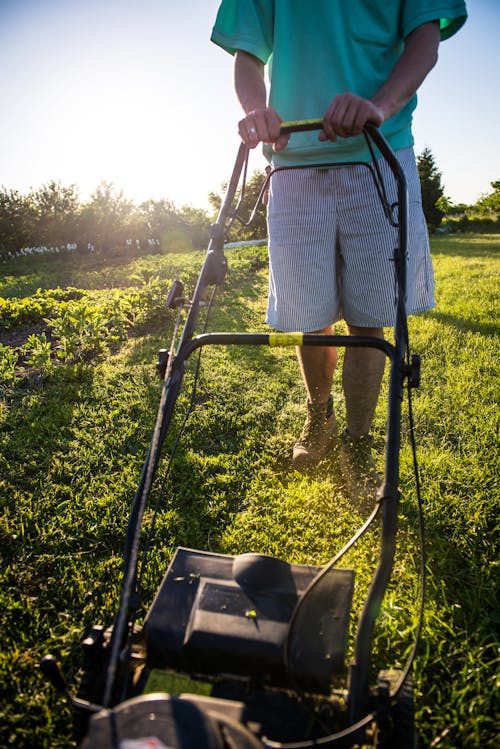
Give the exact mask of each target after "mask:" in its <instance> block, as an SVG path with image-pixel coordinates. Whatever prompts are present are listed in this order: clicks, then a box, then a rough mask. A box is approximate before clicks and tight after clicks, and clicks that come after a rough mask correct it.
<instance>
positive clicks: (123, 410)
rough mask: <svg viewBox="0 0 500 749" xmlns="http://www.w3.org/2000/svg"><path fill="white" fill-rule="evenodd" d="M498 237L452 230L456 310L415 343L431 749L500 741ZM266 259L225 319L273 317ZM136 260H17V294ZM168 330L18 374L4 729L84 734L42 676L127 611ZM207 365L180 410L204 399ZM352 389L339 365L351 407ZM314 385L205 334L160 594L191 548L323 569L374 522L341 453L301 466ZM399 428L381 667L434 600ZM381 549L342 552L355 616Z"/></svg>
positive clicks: (165, 269) (22, 734)
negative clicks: (346, 479) (43, 371)
mask: <svg viewBox="0 0 500 749" xmlns="http://www.w3.org/2000/svg"><path fill="white" fill-rule="evenodd" d="M499 246H500V238H499V237H478V238H470V237H466V238H444V239H440V240H439V241H438V242H435V243H434V254H435V265H436V276H437V290H438V305H437V307H436V309H435V310H433V311H431V312H430V313H428V314H426V315H424V316H421V317H417V318H414V319H412V321H411V328H410V332H411V340H412V344H413V349H414V350H415V351H418V352H419V353H421V354H422V355H423V364H422V386H421V388H420V389H419V390H417V391H414V394H413V404H414V412H415V422H416V433H417V439H418V443H419V460H420V467H421V475H422V482H423V495H424V509H425V516H426V527H427V554H428V558H427V569H428V592H427V601H426V616H425V626H424V636H423V641H422V646H421V648H420V651H419V656H418V658H417V662H416V668H415V677H416V683H417V710H418V712H417V720H418V724H419V734H420V743H421V746H424V747H425V746H431V745H432V746H439V747H448V748H449V749H454V748H455V747H462V746H464V747H465V746H467V747H494V746H497V745H498V743H499V742H498V739H499V737H498V734H497V733H496V726H495V722H494V721H495V717H496V715H497V714H498V705H497V704H496V703H495V699H496V691H495V679H496V678H497V667H498V650H497V643H498V583H497V580H498V553H497V552H498V548H497V547H496V546H495V544H497V543H498V527H497V525H496V523H497V521H496V518H497V517H498V483H497V482H498V478H497V477H498V465H497V459H496V455H497V436H498V433H497V430H498V421H497V418H498V417H497V413H496V411H497V409H496V401H497V399H498V372H497V371H496V370H495V367H496V366H497V364H496V363H497V362H498V343H497V339H496V338H495V337H494V333H495V324H496V320H497V317H498V309H497V307H496V306H495V305H496V296H495V294H496V287H495V274H497V273H498V248H499ZM264 257H265V256H264V254H263V251H262V250H257V249H252V250H247V251H242V252H239V253H234V254H233V253H232V252H231V254H229V253H228V260H229V264H230V267H232V268H233V271H232V273H231V274H230V276H229V277H228V280H227V283H226V290H225V291H224V293H223V294H222V295H221V296H220V297H219V298H218V302H217V307H216V310H215V311H214V316H213V318H212V324H211V326H210V327H211V329H212V330H215V329H219V330H222V329H224V330H264V329H265V328H264V326H263V323H262V320H263V298H264V295H265V286H266V269H265V267H262V268H260V269H259V267H260V265H262V264H263V258H264ZM255 258H257V259H259V261H260V262H258V263H256V262H255ZM201 259H202V255H200V254H199V253H195V254H194V257H188V256H184V257H181V258H180V257H177V258H173V259H171V258H163V257H161V258H160V257H154V258H147V259H145V260H144V262H145V264H146V266H147V267H148V269H149V270H150V271H151V272H158V273H160V274H163V275H166V276H167V277H173V276H174V275H176V271H177V270H178V269H179V268H181V267H182V264H183V263H184V264H185V265H186V266H187V268H188V275H189V276H190V277H194V275H195V273H194V268H195V267H196V264H197V263H199V262H201ZM169 261H170V264H169ZM136 263H137V261H136V260H131V261H130V263H129V264H126V263H124V264H123V267H122V266H120V267H118V268H117V267H113V266H110V267H109V268H106V267H100V268H88V267H86V266H85V265H82V266H81V267H79V268H77V269H76V270H77V271H78V274H79V275H78V276H76V275H75V274H76V270H74V269H73V270H72V269H71V266H69V267H68V268H66V269H63V270H64V272H65V273H66V274H67V275H66V276H65V277H63V276H61V271H60V269H59V270H58V269H57V268H56V265H55V264H54V266H51V267H50V268H48V267H47V264H45V265H44V267H43V268H42V269H41V270H40V269H38V270H36V271H35V272H34V274H33V275H34V276H35V277H36V278H35V280H34V281H32V282H30V273H29V272H28V270H29V269H28V267H26V268H22V269H21V270H22V272H23V273H24V275H23V276H22V279H21V276H16V275H15V270H16V269H15V268H13V269H12V271H13V272H12V274H11V276H10V281H9V283H10V287H9V288H10V290H11V292H12V291H13V290H14V289H17V291H16V293H19V289H20V288H21V285H23V287H24V288H25V289H29V288H35V286H36V287H38V286H41V285H42V286H43V284H44V283H47V284H50V283H53V284H54V285H63V284H64V283H68V284H71V285H79V286H82V285H83V284H84V283H85V282H87V283H88V284H89V286H91V285H93V287H94V288H97V287H99V284H100V285H101V287H103V288H105V287H106V284H109V285H110V286H112V285H113V284H114V283H117V284H119V283H123V284H126V283H128V281H127V278H128V277H129V276H130V275H131V274H132V273H133V272H135V271H136ZM176 263H177V268H174V267H173V265H175V264H176ZM132 268H133V270H132ZM20 279H21V280H22V284H21V280H20ZM65 279H69V280H65ZM183 280H184V278H183ZM30 283H32V285H31V287H30ZM45 287H46V288H47V287H48V286H45ZM168 324H169V325H171V322H169V323H168ZM168 339H169V335H168V330H165V332H164V333H162V334H158V333H155V332H154V331H153V332H152V333H150V334H146V335H143V336H141V337H140V338H135V339H133V340H130V341H129V342H128V343H127V344H126V345H125V346H124V347H123V348H122V349H121V350H120V352H119V353H118V354H116V355H114V356H112V357H110V358H109V359H108V360H107V361H105V362H101V363H97V364H95V365H93V366H90V365H88V366H82V367H80V368H73V370H72V371H71V372H69V371H64V372H61V373H60V374H59V376H58V377H56V378H53V379H52V380H49V381H47V382H45V383H42V384H40V385H39V386H38V387H34V388H32V387H30V386H27V385H25V386H24V387H20V388H18V389H17V391H16V392H15V393H14V394H11V395H10V396H9V400H8V403H7V405H6V406H5V408H4V410H3V412H2V422H3V423H2V429H1V435H0V444H1V458H0V459H1V461H2V463H1V469H2V473H1V475H2V479H1V481H2V484H1V485H0V486H1V491H2V519H1V533H2V536H3V538H4V541H5V543H3V544H2V552H1V555H2V562H1V571H0V575H1V583H2V585H1V588H0V589H1V590H2V593H1V595H2V603H3V605H2V609H1V610H2V614H1V617H2V622H1V631H2V635H3V640H4V647H3V649H2V656H0V677H1V679H0V682H1V683H3V689H4V694H3V695H0V699H1V703H0V704H2V705H3V706H4V707H3V708H0V710H1V711H2V712H3V715H2V716H1V717H0V726H2V727H0V745H5V746H8V745H11V744H15V745H17V746H26V747H30V746H33V747H35V746H36V747H70V746H72V742H71V737H70V716H69V711H68V709H67V708H66V706H65V704H64V702H63V701H62V700H61V699H60V698H59V697H58V696H57V695H55V694H54V693H53V691H52V689H51V688H50V687H49V686H48V685H46V684H45V683H44V682H43V681H42V679H41V677H40V673H39V671H38V670H37V662H38V659H39V658H40V656H41V655H43V654H44V653H45V652H49V651H53V652H54V653H55V654H56V655H57V656H58V658H59V659H60V660H61V661H62V662H63V664H64V668H65V671H66V675H67V677H68V680H69V681H70V683H72V684H73V685H75V684H76V683H77V670H78V667H79V662H80V661H79V641H80V639H81V637H82V635H83V634H84V633H85V632H86V630H87V629H88V627H89V626H90V625H91V624H93V623H106V624H107V623H109V622H110V620H111V618H112V616H113V614H114V611H115V607H116V604H117V601H118V589H119V580H120V574H121V557H120V555H121V549H122V545H123V535H124V529H125V525H126V517H127V511H128V507H129V505H130V501H131V499H132V497H133V495H134V493H135V488H136V484H137V480H138V476H139V473H140V469H141V466H142V461H143V459H144V457H145V454H146V450H147V446H148V441H149V437H150V434H151V430H152V427H153V423H154V418H155V414H156V407H157V402H158V396H159V391H160V385H159V383H158V382H157V381H156V380H155V372H154V361H155V359H156V352H157V349H158V348H159V347H160V346H164V345H165V344H166V343H167V342H168ZM193 366H194V363H191V364H190V367H189V371H188V372H187V375H186V381H185V385H186V387H185V388H184V390H183V393H182V395H181V398H180V400H179V407H178V412H177V413H176V417H175V420H176V423H179V422H180V421H181V419H182V415H183V413H184V412H185V409H186V408H187V406H188V402H189V388H190V385H191V384H192V380H193ZM339 391H340V385H339V381H338V380H337V382H336V392H335V400H336V403H337V404H338V407H339V412H340V419H341V420H342V418H343V415H342V408H341V397H340V392H339ZM385 394H386V383H384V394H383V395H385ZM303 400H304V399H303V391H302V388H301V385H300V382H299V379H298V374H297V368H296V364H295V360H294V354H293V351H291V350H289V349H272V350H268V349H267V348H263V349H260V348H259V349H254V348H252V349H250V348H247V347H235V348H232V347H231V348H228V349H222V348H217V349H216V348H213V349H205V350H204V352H203V356H202V363H201V373H200V380H199V384H198V388H197V393H196V397H195V402H194V408H193V412H192V414H191V417H190V419H189V421H188V425H187V428H186V431H185V434H184V436H183V439H182V442H181V447H180V449H179V451H178V453H177V456H176V459H175V462H174V465H173V470H172V472H171V474H170V476H169V477H168V479H167V480H166V482H165V487H164V493H163V496H162V497H161V498H160V499H161V501H160V507H159V513H158V517H157V521H156V533H155V536H156V537H155V543H154V545H153V548H152V551H151V552H150V554H149V558H148V563H147V564H146V565H145V568H144V574H143V588H144V598H145V601H146V604H147V603H148V602H149V601H150V600H151V598H152V596H153V594H154V591H155V589H156V586H157V584H158V582H159V580H160V579H161V576H162V574H163V572H164V569H165V566H166V564H167V563H168V560H169V558H170V556H171V554H172V552H173V550H174V549H175V547H176V546H177V545H179V544H181V545H185V546H191V547H195V548H206V549H211V550H213V551H222V552H224V553H230V554H236V553H240V552H242V551H249V550H254V551H261V552H265V553H270V554H274V555H277V556H280V557H282V558H286V559H289V560H290V561H294V562H300V563H308V564H323V563H325V562H327V561H328V560H329V559H330V558H331V556H332V555H333V554H334V553H335V552H336V551H338V549H339V548H340V547H341V546H342V545H343V543H344V542H345V540H347V539H348V538H349V537H350V535H351V533H352V532H353V531H354V530H356V529H357V527H358V526H359V524H360V522H361V516H360V515H358V514H357V513H356V512H355V511H354V510H353V508H352V507H351V506H350V504H349V502H348V501H347V499H346V498H345V496H344V493H343V489H342V485H341V483H340V482H339V480H338V478H337V471H336V466H335V463H333V464H332V465H325V466H323V467H322V468H321V469H320V470H319V471H318V472H317V473H316V474H315V476H314V477H310V478H309V479H306V478H303V477H300V476H299V475H298V474H296V473H295V472H294V471H292V470H291V469H290V465H289V451H290V445H291V444H292V443H293V441H294V439H295V437H296V434H297V432H298V431H299V430H300V428H301V424H302V420H303V417H304V413H303V412H304V405H303ZM384 419H385V403H384V398H381V404H380V407H379V409H378V411H377V415H376V422H375V429H374V431H375V437H376V440H377V444H379V445H383V437H384V428H385V427H384ZM403 430H404V431H403V449H402V454H401V484H402V495H403V496H402V503H401V504H402V513H401V521H400V532H399V536H398V557H397V561H396V568H395V573H394V576H393V583H392V584H391V587H390V589H389V591H388V593H387V595H386V597H385V599H384V604H383V609H382V612H381V617H380V623H379V625H378V626H377V630H376V642H375V649H374V664H373V666H374V670H376V669H377V668H379V667H385V666H387V665H391V666H401V665H402V664H403V663H404V659H405V657H406V655H407V653H408V650H409V648H410V647H411V643H412V632H413V627H414V624H415V620H416V615H417V605H416V600H417V593H418V575H417V573H418V563H419V559H418V539H417V533H416V528H417V516H416V504H415V490H414V484H413V480H412V466H411V455H410V448H409V445H408V437H407V423H406V421H405V424H404V426H403ZM169 440H171V438H169ZM167 442H168V444H167V451H166V452H167V453H168V448H169V446H170V444H171V442H169V441H168V440H167ZM380 460H382V456H381V457H380ZM162 468H164V465H163V466H162ZM155 498H156V497H155ZM150 514H151V513H150V512H149V514H148V517H149V516H150ZM376 549H377V533H376V531H374V532H373V533H369V534H367V536H366V537H365V538H364V539H363V540H362V542H361V543H360V544H359V545H357V546H356V547H355V549H354V550H353V551H351V552H349V554H348V555H347V557H346V558H345V559H344V560H343V561H342V564H343V565H345V566H352V567H353V568H355V569H356V570H357V579H356V580H357V582H356V597H355V602H354V607H353V610H354V615H355V617H354V624H355V619H356V616H357V613H358V612H359V608H360V606H361V604H362V601H363V598H364V595H365V594H366V585H367V582H368V579H369V575H370V573H371V571H372V569H373V565H374V562H375V557H376ZM353 629H354V628H353ZM12 695H14V696H12Z"/></svg>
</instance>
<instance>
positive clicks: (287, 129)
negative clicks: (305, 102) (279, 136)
mask: <svg viewBox="0 0 500 749" xmlns="http://www.w3.org/2000/svg"><path fill="white" fill-rule="evenodd" d="M322 127H323V120H317V119H315V120H293V121H290V122H282V123H281V132H282V133H300V132H303V131H305V130H321V128H322Z"/></svg>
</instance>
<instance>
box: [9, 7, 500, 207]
mask: <svg viewBox="0 0 500 749" xmlns="http://www.w3.org/2000/svg"><path fill="white" fill-rule="evenodd" d="M218 4H219V2H218V0H140V1H138V0H0V70H1V71H2V72H1V74H0V108H1V115H0V185H2V186H3V187H4V188H7V189H15V190H19V191H20V192H21V193H23V194H25V193H27V192H28V191H29V190H30V189H31V188H33V189H35V190H36V189H38V188H39V187H41V186H42V185H43V184H46V183H47V182H49V181H51V180H60V181H61V182H62V184H64V185H71V184H75V185H77V186H78V188H79V192H80V198H81V199H82V200H87V199H88V197H89V196H90V194H91V193H92V192H93V191H94V190H95V189H96V188H97V186H98V185H99V183H100V182H101V180H104V181H107V182H112V183H113V184H114V185H115V187H116V188H117V190H123V193H124V195H125V197H127V198H129V199H131V200H134V201H135V202H137V203H140V202H142V201H145V200H148V199H150V198H152V199H160V198H166V199H169V200H171V201H172V202H173V203H174V204H175V205H176V206H178V207H180V206H181V205H192V206H194V207H196V208H206V207H208V205H209V203H208V193H209V192H210V191H215V192H220V191H221V184H222V182H224V181H225V180H227V179H228V178H229V177H230V175H231V171H232V166H233V163H234V159H235V157H236V152H237V149H238V144H239V139H238V135H237V122H238V120H239V119H240V118H241V113H240V109H239V105H238V103H237V101H236V97H235V95H234V92H233V84H232V59H231V57H230V56H229V55H228V54H227V53H225V52H224V51H223V50H221V49H219V48H218V47H216V46H215V45H214V44H212V43H211V42H210V32H211V29H212V26H213V23H214V20H215V16H216V13H217V8H218ZM468 11H469V19H468V21H467V23H466V25H465V26H464V27H463V28H462V29H461V31H459V33H458V34H457V35H456V36H455V37H453V38H452V39H450V40H448V41H446V42H444V43H443V44H442V45H441V47H440V54H439V61H438V64H437V66H436V67H435V68H434V70H433V71H432V72H431V74H430V76H429V77H428V79H427V80H426V81H425V82H424V84H423V86H422V87H421V89H420V92H419V106H418V108H417V112H416V114H415V117H414V125H413V132H414V136H415V149H416V152H417V153H420V152H421V151H422V150H423V149H424V148H425V147H429V148H430V149H431V151H432V153H433V155H434V158H435V160H436V163H437V166H438V169H439V170H440V172H441V173H442V182H443V185H444V189H445V194H446V195H447V196H448V197H449V198H450V199H451V200H452V202H454V203H462V202H463V203H474V202H475V201H476V200H477V199H478V197H479V196H480V195H482V194H484V193H487V192H489V191H490V190H491V187H490V183H491V182H492V181H493V180H497V179H500V145H499V141H500V135H499V133H498V123H499V122H500V90H499V89H500V87H499V85H498V74H499V71H500V44H499V42H498V33H499V31H500V0H469V2H468ZM320 115H321V113H318V116H320ZM263 166H264V161H263V157H262V156H261V155H260V151H259V152H257V151H255V152H254V153H253V154H252V159H251V162H250V169H251V170H253V169H256V168H260V169H261V168H263Z"/></svg>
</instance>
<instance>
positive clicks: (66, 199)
mask: <svg viewBox="0 0 500 749" xmlns="http://www.w3.org/2000/svg"><path fill="white" fill-rule="evenodd" d="M33 202H34V206H35V211H36V214H37V227H36V242H35V244H36V245H41V246H45V247H60V246H61V245H64V244H67V243H68V242H74V240H75V234H76V228H77V220H78V214H79V209H80V202H79V197H78V188H77V187H76V185H69V187H65V186H64V185H62V184H61V182H59V181H56V180H51V181H50V182H48V183H47V184H46V185H42V187H40V189H39V190H37V191H36V192H35V193H33Z"/></svg>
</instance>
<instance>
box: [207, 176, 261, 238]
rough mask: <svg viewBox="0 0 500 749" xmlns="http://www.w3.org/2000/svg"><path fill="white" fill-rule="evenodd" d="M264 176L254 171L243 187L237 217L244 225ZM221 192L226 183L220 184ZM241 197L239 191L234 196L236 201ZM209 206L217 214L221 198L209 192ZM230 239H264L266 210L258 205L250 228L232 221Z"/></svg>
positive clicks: (257, 195) (224, 188)
mask: <svg viewBox="0 0 500 749" xmlns="http://www.w3.org/2000/svg"><path fill="white" fill-rule="evenodd" d="M265 177H266V175H265V174H264V172H262V171H260V170H258V169H257V170H255V172H254V173H253V174H252V176H251V177H250V179H249V180H248V181H247V183H246V185H245V192H244V195H243V199H242V200H241V203H240V205H239V208H238V216H240V217H241V219H242V221H243V223H246V222H247V221H248V219H249V218H250V215H251V213H252V211H253V208H254V206H255V204H256V202H257V199H258V197H259V194H260V191H261V188H262V185H263V183H264V180H265ZM221 187H222V191H223V192H225V190H226V187H227V183H223V184H222V186H221ZM240 197H241V190H238V192H237V194H236V201H239V200H240ZM208 199H209V201H210V204H211V205H212V207H213V208H214V211H215V212H217V211H218V210H219V208H220V206H221V202H222V201H221V197H220V196H219V195H217V193H214V192H211V193H209V194H208ZM230 235H231V239H234V240H245V239H265V238H266V237H267V220H266V209H265V206H264V205H262V204H261V205H260V206H259V208H258V210H257V212H256V214H255V217H254V219H253V221H252V223H251V224H250V226H244V225H243V224H242V223H241V222H240V221H234V222H233V224H232V227H231V232H230Z"/></svg>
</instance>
